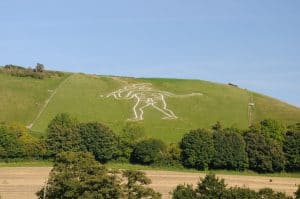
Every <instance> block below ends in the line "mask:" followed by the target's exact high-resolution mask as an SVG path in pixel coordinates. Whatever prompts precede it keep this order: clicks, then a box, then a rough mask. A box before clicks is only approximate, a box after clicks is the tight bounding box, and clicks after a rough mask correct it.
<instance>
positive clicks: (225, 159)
mask: <svg viewBox="0 0 300 199" xmlns="http://www.w3.org/2000/svg"><path fill="white" fill-rule="evenodd" d="M213 139H214V148H215V155H214V158H213V161H212V167H213V168H215V169H234V170H244V169H245V168H247V167H248V157H247V153H246V144H245V141H244V139H243V137H242V136H241V134H240V133H239V132H238V130H237V129H224V130H221V129H219V130H215V131H214V133H213Z"/></svg>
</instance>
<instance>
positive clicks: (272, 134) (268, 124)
mask: <svg viewBox="0 0 300 199" xmlns="http://www.w3.org/2000/svg"><path fill="white" fill-rule="evenodd" d="M260 130H261V132H262V133H263V134H264V135H265V137H266V138H267V139H269V138H270V139H274V140H276V141H279V142H282V141H283V138H284V132H285V131H286V127H285V126H284V125H283V124H281V123H280V122H278V121H276V120H272V119H265V120H262V121H261V122H260Z"/></svg>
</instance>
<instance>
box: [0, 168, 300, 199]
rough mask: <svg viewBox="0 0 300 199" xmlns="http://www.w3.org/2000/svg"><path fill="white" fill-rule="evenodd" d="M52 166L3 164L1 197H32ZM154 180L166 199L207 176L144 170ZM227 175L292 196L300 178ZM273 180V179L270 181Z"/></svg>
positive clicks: (240, 182)
mask: <svg viewBox="0 0 300 199" xmlns="http://www.w3.org/2000/svg"><path fill="white" fill-rule="evenodd" d="M50 170H51V167H2V168H0V194H1V197H2V199H16V198H18V199H31V198H36V196H35V193H36V192H37V191H38V190H39V189H41V187H42V186H43V185H44V184H45V181H46V179H47V177H48V174H49V172H50ZM145 172H146V174H147V176H148V177H150V179H151V180H152V184H151V187H152V188H154V189H155V190H156V191H158V192H160V193H162V195H163V198H166V199H167V198H171V197H170V195H169V192H170V191H172V190H173V189H174V188H175V187H176V185H177V184H184V183H188V184H193V185H194V186H195V185H196V183H197V182H198V181H199V177H204V175H205V174H202V173H188V172H173V171H145ZM218 177H221V178H224V179H225V182H226V183H227V184H228V186H245V187H249V188H251V189H255V190H258V189H261V188H264V187H270V188H272V189H274V190H276V191H282V192H286V193H287V194H289V195H292V194H293V192H295V191H296V189H297V187H296V184H300V178H282V177H262V176H238V175H218ZM270 179H272V181H270Z"/></svg>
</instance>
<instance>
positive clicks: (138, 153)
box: [130, 139, 166, 165]
mask: <svg viewBox="0 0 300 199" xmlns="http://www.w3.org/2000/svg"><path fill="white" fill-rule="evenodd" d="M165 149H166V146H165V144H164V143H163V142H162V141H160V140H156V139H148V140H143V141H140V142H139V143H137V144H136V146H135V147H134V149H133V152H132V154H131V158H130V160H131V162H132V163H139V164H144V165H150V164H153V163H155V162H156V161H158V160H159V159H160V158H161V155H162V153H163V152H164V151H165Z"/></svg>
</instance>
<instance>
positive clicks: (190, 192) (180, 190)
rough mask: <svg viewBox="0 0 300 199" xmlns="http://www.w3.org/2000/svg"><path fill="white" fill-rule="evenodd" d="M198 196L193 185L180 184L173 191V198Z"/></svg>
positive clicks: (182, 198)
mask: <svg viewBox="0 0 300 199" xmlns="http://www.w3.org/2000/svg"><path fill="white" fill-rule="evenodd" d="M192 198H197V194H196V192H195V191H194V189H193V186H192V185H178V186H177V187H176V188H175V190H174V191H173V192H172V199H192Z"/></svg>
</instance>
